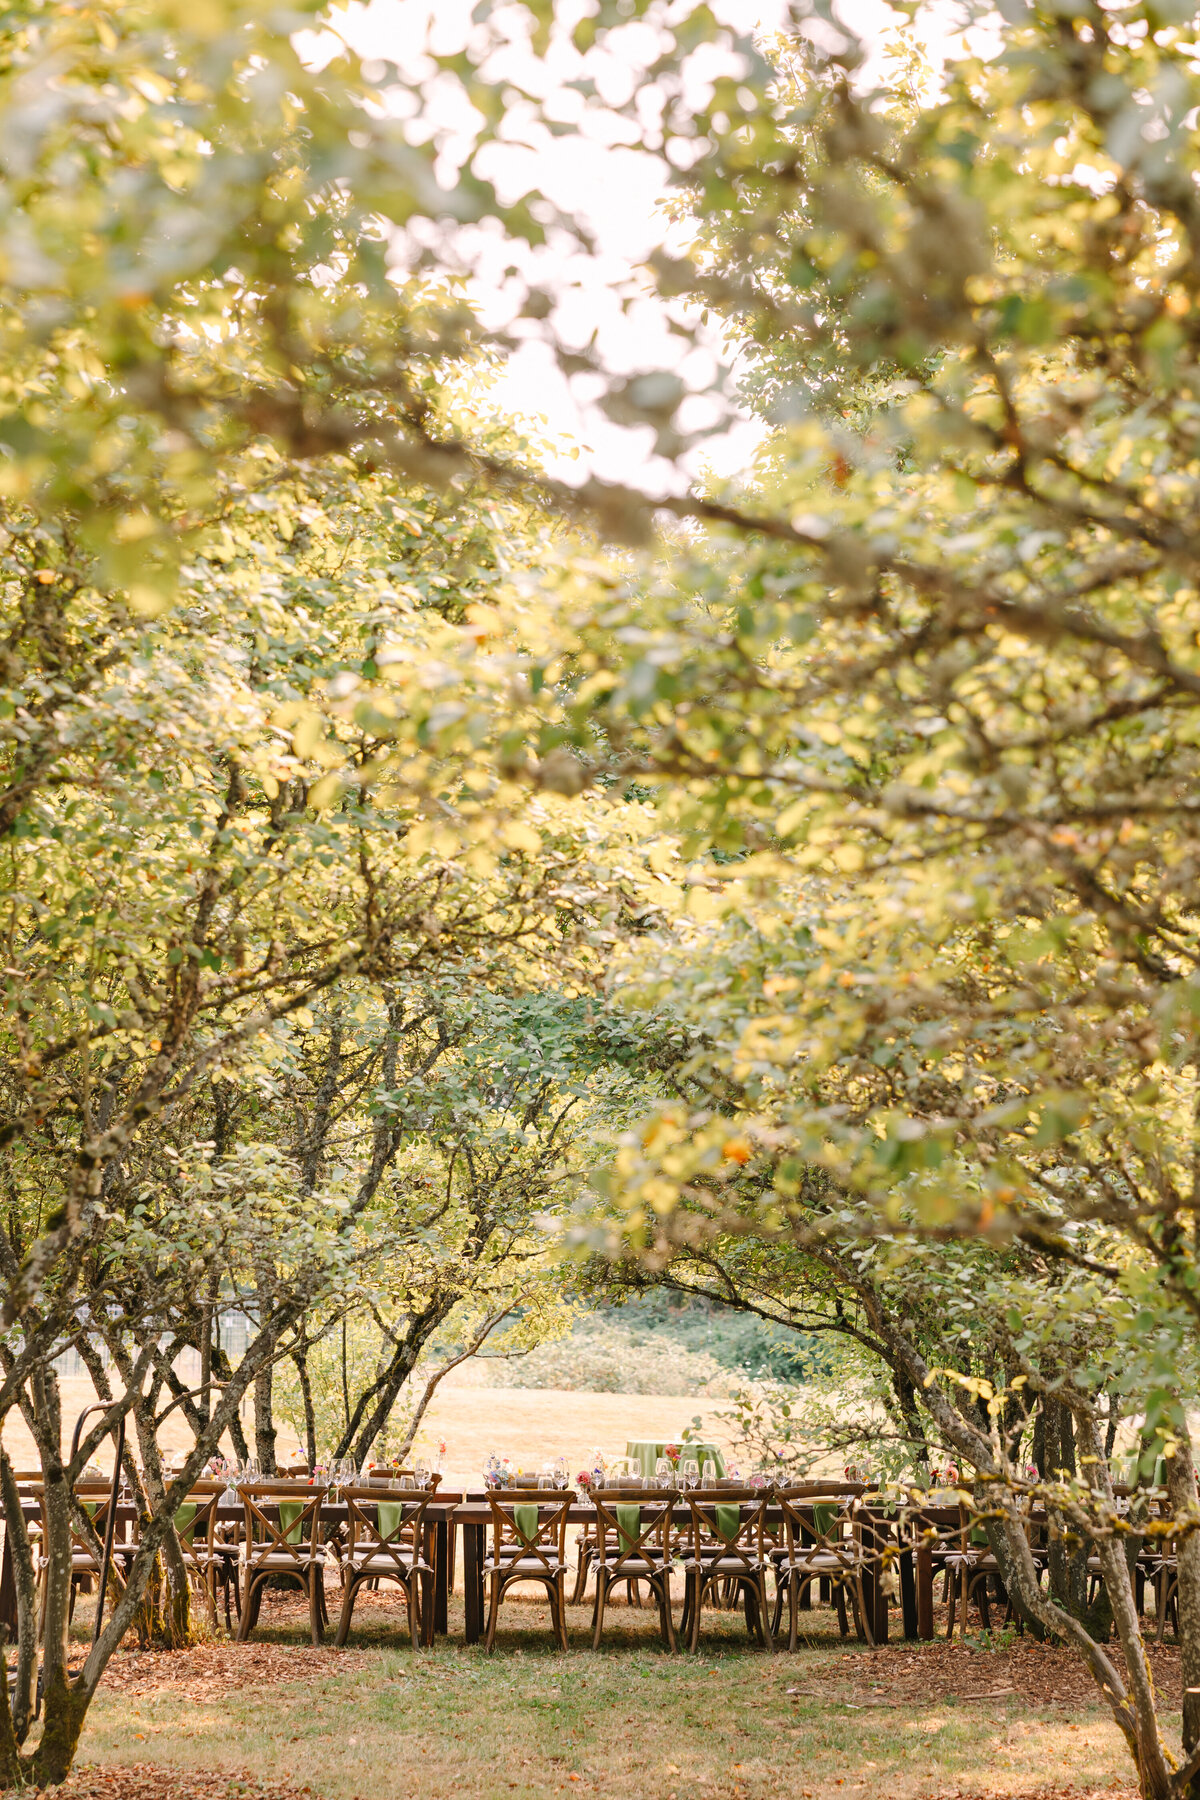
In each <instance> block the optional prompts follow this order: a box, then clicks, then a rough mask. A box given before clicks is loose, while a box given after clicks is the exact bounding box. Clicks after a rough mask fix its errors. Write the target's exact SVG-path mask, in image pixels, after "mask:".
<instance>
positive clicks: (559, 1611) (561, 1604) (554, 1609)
mask: <svg viewBox="0 0 1200 1800" xmlns="http://www.w3.org/2000/svg"><path fill="white" fill-rule="evenodd" d="M550 1591H551V1593H552V1594H553V1596H554V1599H553V1601H552V1602H551V1614H552V1617H553V1618H554V1621H555V1623H556V1625H557V1626H558V1645H559V1649H560V1650H569V1649H570V1648H571V1641H570V1639H569V1638H568V1636H567V1578H566V1576H565V1575H557V1576H555V1578H554V1581H553V1584H552V1586H551V1590H550Z"/></svg>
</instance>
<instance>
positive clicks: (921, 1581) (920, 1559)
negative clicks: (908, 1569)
mask: <svg viewBox="0 0 1200 1800" xmlns="http://www.w3.org/2000/svg"><path fill="white" fill-rule="evenodd" d="M917 1636H918V1637H919V1638H925V1639H926V1640H929V1639H931V1638H932V1637H933V1551H932V1550H931V1549H930V1548H929V1546H928V1545H927V1544H919V1545H918V1546H917Z"/></svg>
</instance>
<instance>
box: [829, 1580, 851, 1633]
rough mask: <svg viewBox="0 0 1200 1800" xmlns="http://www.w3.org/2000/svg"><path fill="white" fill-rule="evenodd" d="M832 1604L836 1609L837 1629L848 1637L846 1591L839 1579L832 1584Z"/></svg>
mask: <svg viewBox="0 0 1200 1800" xmlns="http://www.w3.org/2000/svg"><path fill="white" fill-rule="evenodd" d="M833 1604H834V1607H835V1608H836V1610H837V1616H838V1630H839V1632H840V1633H841V1635H842V1636H843V1637H849V1636H850V1627H849V1625H848V1624H847V1623H846V1593H845V1589H844V1588H843V1587H842V1584H841V1582H840V1581H839V1582H837V1583H836V1584H835V1585H834V1589H833Z"/></svg>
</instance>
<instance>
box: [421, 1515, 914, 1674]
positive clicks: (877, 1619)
mask: <svg viewBox="0 0 1200 1800" xmlns="http://www.w3.org/2000/svg"><path fill="white" fill-rule="evenodd" d="M431 1515H433V1516H435V1517H436V1519H437V1525H436V1531H437V1544H436V1550H435V1560H434V1596H435V1598H434V1607H435V1619H434V1629H435V1631H440V1632H444V1631H445V1629H446V1616H447V1601H448V1598H449V1583H448V1581H447V1579H446V1572H447V1570H448V1568H449V1539H450V1533H451V1532H453V1531H461V1533H462V1547H463V1556H462V1562H463V1615H464V1620H463V1623H464V1630H463V1638H464V1641H465V1642H466V1643H468V1644H477V1643H478V1642H479V1640H480V1639H481V1638H482V1636H483V1627H484V1580H483V1565H484V1562H485V1560H486V1548H487V1529H488V1526H489V1525H490V1524H491V1522H492V1512H491V1508H490V1507H489V1505H488V1503H487V1499H486V1497H485V1496H483V1495H475V1494H466V1495H463V1496H461V1497H460V1496H458V1495H451V1494H446V1495H444V1496H443V1495H439V1496H438V1499H437V1501H436V1502H435V1504H434V1505H433V1506H431V1507H430V1509H429V1512H428V1513H426V1515H425V1516H426V1518H427V1519H428V1518H429V1517H430V1516H431ZM771 1516H772V1509H771V1508H770V1507H768V1509H767V1518H768V1520H770V1519H771ZM690 1517H691V1514H690V1512H689V1511H688V1508H687V1507H686V1506H681V1507H679V1509H678V1511H677V1513H676V1518H677V1520H678V1522H679V1523H681V1524H683V1523H686V1522H687V1521H688V1520H689V1519H690ZM781 1518H782V1514H781V1513H780V1512H779V1511H778V1509H775V1517H774V1522H775V1523H778V1522H779V1521H780V1519H781ZM859 1518H860V1521H861V1524H862V1528H863V1532H864V1537H865V1538H866V1540H867V1543H868V1545H870V1544H872V1543H874V1544H875V1545H877V1546H878V1548H880V1549H882V1547H883V1545H884V1543H885V1542H887V1541H888V1540H889V1538H890V1534H891V1521H889V1520H887V1519H885V1518H884V1517H883V1516H882V1515H877V1514H874V1513H869V1512H864V1513H862V1514H860V1515H859ZM567 1520H568V1523H570V1524H573V1525H590V1524H594V1523H595V1520H596V1509H595V1507H594V1506H593V1505H592V1504H591V1502H590V1501H588V1500H577V1501H576V1502H575V1504H574V1505H573V1506H572V1507H571V1509H570V1511H569V1512H568V1513H567ZM900 1596H901V1602H902V1608H903V1619H904V1635H905V1637H906V1638H915V1637H916V1636H917V1635H918V1632H917V1613H918V1608H917V1598H916V1590H915V1586H914V1575H913V1555H912V1552H911V1550H901V1552H900ZM863 1597H864V1600H865V1602H866V1607H867V1613H868V1616H869V1618H870V1620H871V1631H872V1636H873V1637H874V1639H875V1642H876V1643H877V1644H882V1643H886V1642H887V1637H888V1594H887V1591H886V1588H885V1587H884V1584H883V1582H881V1581H880V1579H879V1570H878V1568H877V1566H876V1565H874V1564H872V1563H868V1565H867V1567H866V1568H865V1569H864V1571H863ZM928 1612H929V1617H930V1620H931V1621H932V1617H933V1575H932V1564H931V1571H930V1574H929V1607H928ZM929 1635H930V1636H931V1637H932V1635H933V1631H932V1625H931V1628H930V1632H929Z"/></svg>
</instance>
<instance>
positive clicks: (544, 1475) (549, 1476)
mask: <svg viewBox="0 0 1200 1800" xmlns="http://www.w3.org/2000/svg"><path fill="white" fill-rule="evenodd" d="M554 1485H555V1482H554V1470H553V1469H543V1470H542V1472H541V1474H540V1475H539V1476H538V1489H539V1491H540V1490H542V1489H548V1490H550V1491H553V1488H554Z"/></svg>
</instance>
